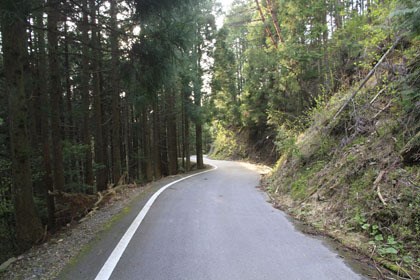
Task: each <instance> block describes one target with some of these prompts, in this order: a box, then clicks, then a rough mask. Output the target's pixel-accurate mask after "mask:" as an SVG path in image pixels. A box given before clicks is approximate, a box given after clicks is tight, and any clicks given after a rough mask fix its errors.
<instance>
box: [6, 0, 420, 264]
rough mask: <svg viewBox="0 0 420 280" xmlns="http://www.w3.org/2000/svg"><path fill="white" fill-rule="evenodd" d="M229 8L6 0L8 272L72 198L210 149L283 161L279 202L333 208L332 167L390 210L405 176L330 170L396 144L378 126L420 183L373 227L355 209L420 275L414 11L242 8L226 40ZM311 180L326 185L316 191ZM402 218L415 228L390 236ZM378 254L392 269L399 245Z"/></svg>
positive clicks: (242, 1) (335, 4) (394, 2)
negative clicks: (383, 188) (384, 190)
mask: <svg viewBox="0 0 420 280" xmlns="http://www.w3.org/2000/svg"><path fill="white" fill-rule="evenodd" d="M220 8H221V6H220V4H219V3H216V1H213V0H189V1H179V0H177V1H170V0H161V1H150V0H19V1H15V0H2V1H1V2H0V19H1V21H0V26H1V56H0V104H1V105H0V240H1V244H0V252H2V253H1V254H0V262H1V261H3V260H5V259H7V258H8V257H10V256H11V255H13V254H16V253H18V252H22V251H24V250H26V249H27V248H29V247H30V246H32V245H33V244H36V243H39V242H41V241H43V239H45V236H46V232H50V233H53V232H54V231H55V230H57V229H59V228H60V227H62V226H63V225H65V224H67V223H69V222H70V221H71V220H72V219H74V218H77V216H78V215H82V214H83V213H85V212H86V211H87V210H89V209H78V210H79V211H76V213H75V211H74V205H72V199H71V198H72V197H75V198H79V199H82V198H83V199H87V200H89V199H92V201H93V202H94V201H96V198H97V197H96V196H97V193H98V192H104V191H106V190H108V189H110V188H113V187H115V186H117V185H120V184H123V183H128V182H135V183H138V184H141V183H145V182H149V181H152V180H156V179H159V178H161V177H163V176H168V175H173V174H176V173H180V172H187V171H190V170H191V169H192V168H198V169H201V168H204V164H203V153H207V152H209V153H210V154H211V156H212V157H215V158H233V159H238V158H241V159H243V158H248V159H251V160H253V161H257V162H264V163H269V164H273V163H275V162H277V164H276V168H275V171H274V173H273V174H274V175H273V176H272V177H271V178H269V179H267V184H268V186H267V189H268V191H269V193H270V192H271V193H272V196H274V197H275V196H278V195H279V194H280V193H285V194H291V197H292V199H293V200H294V201H300V202H302V201H307V200H308V199H309V197H312V196H313V195H317V199H319V200H323V199H326V197H332V194H331V192H322V193H320V192H318V190H319V189H321V188H322V187H321V186H324V185H328V184H327V183H326V181H328V182H332V181H334V180H333V179H331V178H330V177H331V176H330V177H329V176H328V174H327V172H330V173H331V172H332V173H335V174H338V173H340V172H341V173H343V174H344V173H345V172H347V171H348V173H351V172H353V173H351V174H352V175H351V176H353V177H351V176H350V175H349V176H350V177H351V178H350V177H349V178H347V179H348V182H346V181H345V180H344V181H343V182H341V181H340V182H339V183H338V182H336V181H337V179H335V180H336V181H334V182H333V183H332V185H334V184H335V185H337V184H342V185H346V184H348V185H351V184H352V183H351V182H354V181H357V182H359V183H360V184H358V185H357V186H355V187H357V188H359V189H360V188H361V186H362V185H363V183H364V182H369V183H374V182H376V181H378V182H376V183H375V184H374V185H375V186H376V188H375V189H374V192H375V195H374V196H375V198H376V193H379V194H380V198H381V199H380V201H379V204H385V205H386V204H387V203H386V199H384V198H383V196H382V194H381V192H380V191H379V190H378V188H377V184H378V183H379V181H381V180H382V181H389V182H391V184H393V183H392V182H394V181H395V180H397V181H398V179H395V178H391V175H390V174H391V172H390V171H389V172H388V171H386V172H387V173H382V175H381V176H380V178H379V177H377V175H378V174H377V173H375V172H377V171H376V170H375V171H373V170H372V171H369V172H371V173H372V174H370V173H368V171H366V168H367V167H369V166H371V167H372V166H373V165H375V164H377V163H376V162H377V161H374V160H371V161H364V162H362V163H360V164H359V166H357V167H354V166H352V167H349V168H348V169H349V170H347V171H346V170H340V169H337V168H336V169H334V168H330V169H328V170H327V169H325V170H324V169H323V167H324V166H333V165H334V164H335V163H329V162H328V160H329V159H330V158H334V156H336V155H335V154H334V153H335V152H336V151H338V150H339V151H344V152H346V153H347V154H346V160H349V159H350V158H351V157H354V158H353V162H357V161H356V158H355V157H356V156H354V155H352V151H353V150H352V149H353V148H352V147H353V146H354V145H356V144H357V145H359V146H360V145H362V144H361V143H362V142H363V141H366V142H369V143H371V142H370V141H372V142H374V140H372V139H368V136H369V135H373V133H377V134H378V135H380V134H381V133H382V136H384V135H385V132H383V131H384V130H385V128H383V127H380V128H375V125H378V123H380V122H381V120H382V119H381V120H378V117H379V118H382V116H387V119H383V120H382V121H383V122H390V121H393V127H391V128H389V127H387V129H388V130H387V133H388V134H389V135H391V134H392V135H391V136H389V137H390V139H391V140H392V139H393V138H395V139H396V140H395V142H396V143H394V144H393V145H394V146H395V145H396V146H398V147H397V148H398V152H399V151H400V150H403V152H402V154H401V156H400V157H399V161H398V160H397V159H396V157H395V158H392V159H395V160H394V162H393V165H392V166H394V167H395V166H397V165H398V166H403V165H404V164H405V165H406V166H407V168H406V169H404V170H406V171H404V172H410V174H414V175H413V177H410V178H411V179H407V178H408V177H407V178H406V180H408V181H407V182H412V183H407V185H404V198H401V199H400V200H398V202H400V201H403V202H404V206H401V205H399V204H398V207H399V208H398V207H397V206H396V207H397V208H398V209H397V208H395V209H394V208H392V209H391V208H390V206H388V208H386V211H385V210H384V212H383V213H382V212H381V213H380V214H378V213H374V214H372V211H370V212H369V211H368V210H367V208H369V205H370V204H369V201H370V200H372V199H373V198H372V197H363V200H364V202H363V203H362V204H360V205H359V204H353V206H354V207H353V206H351V207H350V206H349V207H348V209H347V208H346V209H347V210H348V211H347V212H348V213H347V214H348V216H351V217H353V218H354V217H356V219H358V221H357V223H356V224H355V225H354V227H355V228H357V227H359V231H363V230H365V231H366V232H365V234H367V235H368V236H369V235H372V236H373V238H377V239H378V240H376V241H378V242H379V241H382V240H384V239H385V238H387V237H389V236H392V238H395V239H397V238H400V240H398V241H395V242H401V243H402V242H406V244H408V245H407V246H406V247H404V246H403V245H401V244H400V243H398V244H400V248H397V249H398V250H400V251H401V252H402V251H403V250H404V252H405V254H404V255H402V256H400V258H399V259H397V261H404V262H405V265H406V266H405V267H406V269H410V267H411V268H412V267H413V265H414V264H415V263H417V262H418V258H419V255H418V253H419V252H418V250H419V248H418V245H415V244H414V243H415V238H416V236H417V238H418V234H419V227H420V225H419V223H420V221H419V216H418V210H419V207H420V206H419V201H420V198H419V190H418V182H419V181H418V180H419V177H420V175H419V169H418V163H419V155H418V153H419V152H418V149H419V146H420V145H419V137H420V136H419V130H420V126H419V123H420V115H419V112H420V104H419V98H420V95H419V88H420V80H419V76H420V72H419V69H420V67H419V66H420V58H419V54H420V49H419V45H420V4H419V2H418V1H416V0H377V1H376V0H331V1H326V0H310V1H303V0H294V1H292V0H235V1H234V2H233V4H232V7H231V9H230V11H229V12H228V13H227V14H226V15H225V19H224V24H223V26H222V27H220V28H218V27H217V26H216V17H217V16H218V15H219V14H220V12H221V11H220ZM375 102H377V103H380V104H379V105H383V106H382V107H381V106H380V107H379V109H377V108H371V107H372V106H370V105H372V104H373V103H375ZM382 103H384V104H382ZM366 104H370V105H369V106H367V105H366ZM381 129H382V130H381ZM391 132H392V133H391ZM388 134H386V135H388ZM395 135H398V137H397V136H395ZM392 137H393V138H392ZM384 138H386V137H384ZM309 140H310V141H309ZM357 141H358V142H357ZM392 141H393V140H392ZM356 142H357V143H356ZM355 143H356V144H355ZM363 143H364V142H363ZM349 147H350V148H349ZM383 147H384V146H382V148H383ZM387 147H388V146H387ZM382 148H381V147H380V146H374V147H370V148H369V149H382ZM396 150H397V149H396ZM390 154H391V153H390ZM191 155H196V163H194V164H193V163H192V162H191V160H190V158H191ZM382 156H385V157H386V156H387V155H382ZM337 157H338V156H337ZM390 160H391V159H390ZM378 161H379V159H378ZM372 162H374V163H373V164H372ZM336 165H337V164H336ZM389 165H391V164H389V162H387V163H384V166H382V167H383V168H382V169H383V170H387V169H386V168H388V167H389ZM352 168H353V169H352ZM401 168H402V167H401ZM404 168H405V167H404ZM350 169H351V170H350ZM354 169H357V170H354ZM361 170H362V171H361ZM395 170H396V169H395ZM401 170H403V169H401ZM321 171H322V172H324V173H322V172H321ZM358 172H359V173H358ZM364 172H367V173H366V174H370V175H369V176H370V177H369V178H367V177H363V176H366V175H365V173H364ZM384 172H385V171H384ZM401 172H403V171H401ZM362 173H363V174H362ZM378 173H379V175H380V174H381V171H378ZM346 174H347V173H346ZM384 174H388V175H384ZM410 176H411V175H410ZM312 177H316V178H324V179H325V180H324V181H323V182H314V181H311V182H310V184H311V186H312V185H313V186H318V187H315V188H312V187H311V186H309V187H308V184H309V183H308V180H310V179H311V178H312ZM375 178H376V179H377V180H375ZM378 178H379V180H378ZM383 178H386V180H385V179H383ZM410 180H411V181H410ZM398 182H403V180H402V179H401V180H400V181H398ZM413 182H414V183H413ZM416 182H417V183H416ZM395 185H398V184H397V183H395V184H394V186H395ZM333 188H334V186H331V187H329V188H328V189H329V190H332V189H333ZM307 192H308V193H310V195H306V194H307ZM359 192H360V190H359ZM359 192H357V193H358V194H359ZM78 195H80V196H78ZM358 197H359V196H358ZM278 199H280V198H278ZM381 202H382V203H381ZM388 202H389V200H388ZM389 204H391V203H388V205H389ZM85 205H91V204H89V203H86V204H85ZM297 205H298V206H296V205H294V206H296V207H297V208H299V209H300V210H299V211H303V210H302V209H303V208H302V205H301V204H297ZM355 205H356V206H355ZM294 206H292V205H291V206H290V208H292V207H294ZM79 208H80V207H79ZM330 209H331V208H330ZM80 210H83V211H80ZM394 210H395V211H394ZM308 211H309V210H308ZM401 212H406V213H409V215H411V216H410V218H409V221H408V222H407V221H405V222H404V221H402V220H403V219H405V218H404V217H402V214H401ZM375 215H376V216H375ZM381 215H383V216H381ZM342 218H343V219H350V218H347V216H345V215H344V214H343V215H342ZM353 218H351V219H353ZM400 218H401V223H405V224H404V226H402V227H400V228H403V229H404V230H405V233H403V232H402V230H397V229H394V228H392V227H391V225H390V224H389V221H390V220H392V219H394V220H398V219H400ZM381 219H382V221H383V223H380V222H378V221H381ZM352 221H354V219H353V220H352ZM413 237H414V240H413ZM381 238H382V239H381ZM404 238H405V239H404ZM387 240H388V242H391V241H390V240H391V239H387ZM392 240H394V239H392ZM391 243H392V242H391ZM381 244H382V243H381ZM386 244H388V243H386ZM395 244H396V243H395ZM374 245H375V246H376V247H378V248H382V249H384V250H385V249H388V251H387V252H386V251H384V252H383V254H379V255H381V256H382V257H383V256H385V257H388V259H390V258H389V255H391V257H392V255H393V253H394V251H392V250H391V249H390V248H394V247H396V245H395V246H393V245H394V244H388V245H389V246H388V245H386V246H385V245H383V246H382V245H381V246H382V247H380V245H379V243H375V244H374ZM391 245H392V246H391ZM376 247H375V248H376ZM394 250H396V249H395V248H394ZM375 253H376V251H375ZM372 255H373V253H372ZM403 257H405V258H404V259H403ZM407 267H408V268H407ZM417 268H418V266H417Z"/></svg>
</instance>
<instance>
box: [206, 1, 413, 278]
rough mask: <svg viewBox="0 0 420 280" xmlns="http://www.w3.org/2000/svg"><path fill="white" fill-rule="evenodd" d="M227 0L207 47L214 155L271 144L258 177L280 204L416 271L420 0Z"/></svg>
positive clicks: (263, 151)
mask: <svg viewBox="0 0 420 280" xmlns="http://www.w3.org/2000/svg"><path fill="white" fill-rule="evenodd" d="M235 3H236V4H235V5H234V6H233V9H232V13H231V14H230V15H228V16H227V19H226V21H225V27H224V29H222V30H221V31H220V32H219V35H218V36H219V41H218V43H217V44H219V45H217V46H216V52H215V58H216V61H215V80H214V81H213V85H214V91H215V92H217V95H216V99H215V101H214V106H215V112H216V115H215V118H214V122H215V123H216V125H215V126H213V128H214V129H215V131H214V139H215V142H214V143H215V147H214V148H213V155H214V156H215V157H217V158H223V157H225V158H233V159H237V158H242V159H247V160H252V161H260V162H261V161H264V160H266V159H267V158H270V157H271V156H272V155H273V154H274V155H275V157H276V159H277V161H276V163H275V164H274V169H273V171H272V173H271V174H270V175H268V176H265V177H264V179H263V182H262V185H263V187H264V188H265V189H266V191H267V192H268V194H269V195H270V197H271V200H272V203H273V204H274V205H275V206H276V207H278V208H280V209H282V210H285V211H286V212H288V213H289V214H291V215H292V216H293V217H295V218H297V219H299V220H302V221H304V222H305V223H307V224H310V225H312V226H313V227H314V228H315V229H316V230H317V231H318V232H319V233H323V234H327V235H329V236H331V237H333V238H335V239H337V240H339V241H340V242H341V243H343V244H344V245H346V246H348V247H350V248H352V249H354V250H356V251H358V252H361V253H363V254H364V255H366V256H367V257H368V258H371V259H372V260H373V261H374V262H375V263H377V264H378V268H379V267H380V265H379V264H381V265H382V266H383V267H385V268H387V269H389V270H391V271H393V272H394V273H396V274H397V275H398V276H400V277H403V278H408V279H418V277H420V274H419V272H420V270H419V269H420V267H419V261H420V259H419V258H420V254H419V253H420V247H419V237H420V216H419V213H420V165H419V163H420V142H419V139H420V138H419V135H420V134H419V133H420V79H419V77H420V70H419V69H420V25H419V22H420V21H419V18H420V6H419V3H418V2H417V1H338V2H335V3H333V4H330V5H325V2H324V1H311V5H308V4H305V3H304V1H281V2H280V1H248V2H247V1H242V2H241V1H237V2H235ZM256 3H257V4H258V3H260V8H261V10H259V9H258V6H257V7H256ZM341 4H342V5H343V6H340V5H341ZM273 11H274V12H275V14H274V15H273V14H272V12H273ZM286 14H287V15H286ZM303 14H304V16H302V15H303ZM276 15H277V17H276ZM325 16H327V20H326V18H325ZM292 19H293V20H292ZM238 23H244V24H238ZM278 30H280V31H281V32H279V33H277V31H278ZM279 34H281V36H279ZM220 37H221V38H223V40H224V41H220ZM241 40H243V41H241ZM221 42H225V44H226V45H228V46H231V48H227V47H225V45H223V44H222V43H221ZM217 47H219V48H217ZM219 56H220V57H219ZM218 65H221V66H220V71H219V72H218V68H217V67H218ZM222 69H223V70H222ZM229 70H231V71H232V72H229ZM228 75H231V76H230V77H229V76H228ZM232 81H235V82H236V84H231V83H232ZM232 89H235V90H236V91H232ZM233 92H237V94H234V93H233ZM224 100H229V102H230V103H228V104H231V106H226V105H225V104H227V103H226V102H225V101H224ZM218 113H219V114H218ZM223 116H227V117H223ZM244 131H247V132H250V131H251V132H252V133H251V134H249V133H244ZM269 142H271V143H274V145H275V149H267V147H269V145H270V144H269ZM259 144H262V145H259ZM250 151H254V152H252V153H251V152H250ZM255 151H258V152H260V153H259V154H258V153H255ZM255 154H258V157H255V156H254V155H255Z"/></svg>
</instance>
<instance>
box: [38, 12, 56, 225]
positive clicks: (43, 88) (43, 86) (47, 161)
mask: <svg viewBox="0 0 420 280" xmlns="http://www.w3.org/2000/svg"><path fill="white" fill-rule="evenodd" d="M35 21H36V24H37V26H38V27H40V28H38V29H36V31H35V34H36V40H37V49H38V65H37V80H36V85H37V86H36V88H37V90H38V91H39V106H40V107H39V108H38V109H39V112H40V116H39V117H40V137H39V142H40V143H42V144H41V145H42V158H43V165H44V177H43V178H44V179H43V187H44V194H45V199H46V201H47V211H48V226H49V228H50V229H53V228H55V215H54V214H55V203H54V197H52V196H51V195H49V192H52V191H54V186H53V178H52V166H51V150H50V146H51V143H50V133H49V131H50V128H49V119H48V114H49V113H48V112H49V111H50V108H49V102H48V90H47V76H46V74H47V67H46V66H47V57H46V53H45V32H44V30H43V27H44V23H43V12H42V11H41V12H39V13H37V15H36V18H35Z"/></svg>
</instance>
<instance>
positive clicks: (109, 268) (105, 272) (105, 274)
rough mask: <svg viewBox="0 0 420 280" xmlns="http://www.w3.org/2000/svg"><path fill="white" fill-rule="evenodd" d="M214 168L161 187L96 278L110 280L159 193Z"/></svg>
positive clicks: (215, 167)
mask: <svg viewBox="0 0 420 280" xmlns="http://www.w3.org/2000/svg"><path fill="white" fill-rule="evenodd" d="M209 165H210V166H212V167H213V168H212V169H210V170H206V171H202V172H199V173H195V174H192V175H189V176H187V177H184V178H181V179H179V180H176V181H174V182H172V183H169V184H167V185H165V186H163V187H162V188H160V189H159V190H158V191H157V192H156V193H155V194H154V195H153V196H152V197H151V198H150V199H149V200H148V201H147V203H146V205H144V207H143V209H142V210H141V211H140V212H139V214H138V215H137V217H136V218H135V219H134V221H133V222H132V223H131V225H130V227H129V228H128V229H127V231H126V232H125V234H124V235H123V237H122V238H121V239H120V241H119V242H118V244H117V246H116V247H115V249H114V250H113V251H112V253H111V255H110V256H109V257H108V259H107V261H106V262H105V264H104V265H103V266H102V268H101V270H100V271H99V273H98V275H97V276H96V278H95V280H108V279H109V277H110V276H111V274H112V272H113V271H114V269H115V267H116V266H117V264H118V262H119V260H120V258H121V256H122V254H123V253H124V251H125V249H126V248H127V246H128V244H129V243H130V241H131V239H132V238H133V236H134V234H135V233H136V231H137V229H138V228H139V226H140V224H141V222H142V221H143V220H144V217H146V214H147V212H149V210H150V208H151V207H152V205H153V203H154V202H155V200H156V199H157V198H158V197H159V195H160V194H161V193H162V192H164V191H165V190H166V189H167V188H169V187H170V186H172V185H174V184H177V183H179V182H181V181H183V180H186V179H189V178H191V177H194V176H197V175H201V174H204V173H207V172H210V171H213V170H216V169H217V166H216V165H213V164H209Z"/></svg>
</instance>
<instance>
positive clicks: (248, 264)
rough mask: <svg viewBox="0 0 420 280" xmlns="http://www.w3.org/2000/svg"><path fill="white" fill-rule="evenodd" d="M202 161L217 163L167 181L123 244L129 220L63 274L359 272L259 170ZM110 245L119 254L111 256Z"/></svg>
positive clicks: (217, 279) (156, 277) (346, 275)
mask: <svg viewBox="0 0 420 280" xmlns="http://www.w3.org/2000/svg"><path fill="white" fill-rule="evenodd" d="M206 162H207V163H211V164H214V165H216V166H217V167H218V168H217V169H215V170H212V171H210V172H206V173H203V174H199V175H196V176H194V177H191V178H188V179H185V180H183V181H181V182H178V183H175V184H173V185H171V186H169V187H168V188H167V189H166V190H165V191H163V192H162V193H161V194H160V195H159V196H158V197H157V198H156V200H155V201H154V203H153V205H146V208H147V207H150V209H149V211H148V212H147V214H146V215H145V216H144V217H143V220H142V221H141V224H140V225H139V227H138V228H137V229H136V230H135V231H133V233H132V234H131V237H130V238H129V239H128V241H127V240H126V241H125V242H126V243H127V244H126V246H125V247H124V246H123V247H121V246H120V245H121V244H120V245H118V246H120V249H115V247H118V246H117V243H118V242H119V241H120V239H121V237H122V236H123V234H124V233H125V232H126V230H127V228H128V226H129V225H130V223H131V221H130V222H127V226H126V227H125V226H118V228H117V229H114V230H110V231H109V233H108V235H109V236H108V237H103V238H102V239H101V241H99V242H97V243H96V244H95V245H92V248H91V251H90V252H89V253H87V254H85V257H84V260H81V261H80V262H79V264H77V265H75V266H74V267H73V268H72V269H70V270H68V271H67V272H66V273H67V274H65V277H64V278H69V279H95V278H96V279H98V280H105V279H115V280H122V279H145V280H160V279H162V280H176V279H179V280H189V279H190V280H200V279H203V280H204V279H214V280H224V279H226V280H235V279H238V280H239V279H240V280H246V279H250V280H251V279H252V280H259V279H261V280H262V279H273V280H274V279H275V280H280V279H287V280H288V279H316V280H320V279H334V280H338V279H363V277H362V276H361V275H359V274H357V273H356V272H354V271H352V269H351V268H350V267H349V266H348V265H347V264H346V263H345V262H344V260H343V259H342V258H340V257H338V256H337V254H336V253H334V252H333V251H331V250H330V249H329V248H328V247H327V246H326V245H325V244H324V243H323V242H322V241H321V240H318V239H315V238H312V237H309V236H306V235H304V234H302V233H300V232H299V231H297V230H296V229H295V228H294V226H293V224H292V223H291V222H290V221H289V220H288V219H287V217H286V216H285V215H284V214H283V213H282V212H280V211H278V210H276V209H274V208H273V207H272V206H271V205H270V204H269V203H268V202H266V200H267V199H266V197H265V195H264V193H262V192H261V191H259V190H258V189H257V188H256V186H257V185H258V183H259V177H260V175H259V174H258V172H257V171H255V170H252V169H251V168H248V167H247V166H246V165H244V164H241V163H237V162H228V161H210V160H206ZM143 204H144V203H143ZM141 207H143V205H142V206H141ZM139 210H140V209H137V210H135V211H137V213H134V214H131V217H130V215H128V217H129V218H127V219H131V220H133V217H135V216H136V215H137V214H138V211H139ZM133 215H134V216H133ZM120 243H121V242H120ZM113 250H114V251H120V253H119V255H118V254H117V256H114V257H110V255H112V251H113ZM109 263H111V265H110V264H109ZM112 263H113V264H112ZM100 271H101V272H100ZM104 271H105V273H104Z"/></svg>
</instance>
